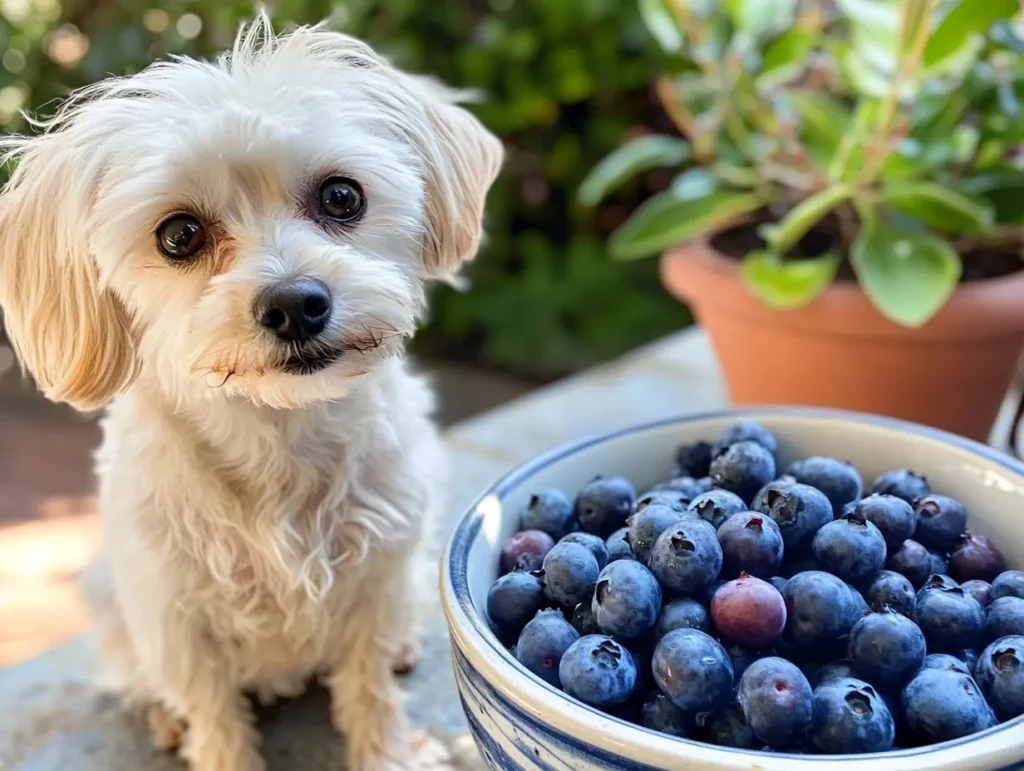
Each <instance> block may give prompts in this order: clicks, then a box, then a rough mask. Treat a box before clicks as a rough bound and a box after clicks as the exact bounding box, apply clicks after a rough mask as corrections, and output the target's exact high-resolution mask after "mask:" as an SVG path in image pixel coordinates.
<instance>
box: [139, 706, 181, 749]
mask: <svg viewBox="0 0 1024 771" xmlns="http://www.w3.org/2000/svg"><path fill="white" fill-rule="evenodd" d="M145 714H146V723H148V724H149V733H150V735H151V736H152V737H153V746H154V747H156V748H157V749H158V750H163V751H164V752H175V751H176V750H177V749H178V748H179V747H181V743H182V740H183V739H184V737H185V732H186V730H188V723H186V722H185V720H184V719H183V718H180V717H175V716H174V715H172V714H171V713H170V712H168V711H167V709H166V707H164V706H163V705H162V704H150V705H148V706H147V707H146V709H145Z"/></svg>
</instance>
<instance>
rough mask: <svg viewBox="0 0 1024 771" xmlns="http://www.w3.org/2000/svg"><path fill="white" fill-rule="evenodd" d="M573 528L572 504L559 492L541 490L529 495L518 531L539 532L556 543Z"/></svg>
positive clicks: (574, 519) (574, 524)
mask: <svg viewBox="0 0 1024 771" xmlns="http://www.w3.org/2000/svg"><path fill="white" fill-rule="evenodd" d="M575 526H576V517H575V515H574V514H573V510H572V503H571V502H570V501H569V499H568V498H566V497H565V494H564V493H562V491H561V490H541V491H540V492H539V493H535V494H533V495H531V496H530V502H529V503H528V504H527V506H526V510H525V511H524V512H523V515H522V517H520V519H519V529H520V530H541V531H543V532H545V533H547V534H548V535H550V536H551V537H552V539H554V540H556V541H557V540H558V539H559V538H562V537H563V536H565V535H568V534H569V533H571V532H572V531H573V529H574V528H575Z"/></svg>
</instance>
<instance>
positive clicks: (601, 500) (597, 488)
mask: <svg viewBox="0 0 1024 771" xmlns="http://www.w3.org/2000/svg"><path fill="white" fill-rule="evenodd" d="M635 502H636V490H635V489H633V485H631V484H630V483H629V481H628V480H626V479H623V478H622V477H597V478H596V479H595V480H594V481H593V482H591V483H590V484H588V485H586V486H585V487H584V488H583V489H582V490H580V492H579V495H577V496H576V509H575V511H576V519H577V520H578V521H579V523H580V529H581V530H583V531H585V532H587V533H593V534H594V535H599V536H601V538H607V537H608V536H610V535H611V534H612V533H614V532H615V531H616V530H618V529H619V528H620V527H622V526H623V525H625V524H626V517H628V516H629V515H630V513H631V512H632V511H633V504H634V503H635Z"/></svg>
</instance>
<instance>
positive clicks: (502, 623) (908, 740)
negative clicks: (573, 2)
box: [441, 408, 1024, 771]
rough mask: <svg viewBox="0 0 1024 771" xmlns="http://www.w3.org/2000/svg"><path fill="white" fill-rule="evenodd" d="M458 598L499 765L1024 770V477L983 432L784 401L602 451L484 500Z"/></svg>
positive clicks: (471, 685)
mask: <svg viewBox="0 0 1024 771" xmlns="http://www.w3.org/2000/svg"><path fill="white" fill-rule="evenodd" d="M441 584H442V594H443V604H444V608H445V613H446V615H447V620H448V625H449V629H450V632H451V639H452V656H453V665H454V671H455V678H456V683H457V685H458V688H459V692H460V696H461V698H462V704H463V707H464V710H465V713H466V716H467V719H468V721H469V724H470V728H471V730H472V733H473V735H474V738H475V739H476V742H477V745H478V746H479V748H480V750H481V753H482V755H483V757H484V760H485V762H486V763H487V765H488V767H490V768H492V769H501V770H502V771H507V770H508V769H546V770H552V771H563V770H565V771H568V770H569V769H572V770H573V771H581V770H583V769H594V770H596V769H601V770H602V771H619V770H621V771H626V770H627V769H628V770H629V771H636V770H639V769H682V768H701V769H720V770H723V771H724V770H725V769H755V768H756V769H764V770H766V771H768V770H771V769H777V770H778V771H801V770H802V769H808V770H809V769H823V768H831V767H835V768H838V767H839V764H843V765H844V766H845V767H846V768H857V769H858V771H876V770H877V771H882V770H883V769H884V770H885V771H897V769H899V770H905V769H914V771H926V770H930V769H948V770H949V771H953V770H954V769H955V771H969V770H971V769H978V770H979V771H996V770H997V769H1000V770H1001V769H1007V770H1008V769H1011V768H1013V769H1020V768H1024V464H1022V463H1020V462H1019V461H1017V460H1015V459H1013V458H1010V457H1009V456H1006V455H1004V454H1002V453H999V452H997V451H995V450H993V449H991V448H989V447H985V446H983V445H980V444H977V443H974V442H971V441H969V440H966V439H962V438H960V437H956V436H953V435H950V434H946V433H943V432H940V431H936V430H933V429H929V428H925V427H922V426H917V425H913V424H909V423H903V422H899V421H895V420H890V419H887V418H880V417H875V416H868V415H858V414H851V413H842V412H835V411H825V410H816V409H807V408H764V409H751V410H732V411H728V412H720V413H714V414H702V415H692V416H686V417H680V418H675V419H668V420H663V421H658V422H654V423H650V424H646V425H641V426H635V427H631V428H627V429H623V430H619V431H615V432H613V433H610V434H606V435H603V436H598V437H592V438H587V439H583V440H580V441H578V442H575V443H572V444H569V445H566V446H563V447H560V448H557V449H555V450H552V451H551V452H549V453H547V454H545V455H543V456H541V457H539V458H536V459H534V460H532V461H530V462H528V463H526V464H525V465H523V466H521V467H520V468H518V469H516V470H515V471H513V472H512V473H510V474H509V475H508V476H506V477H505V478H504V479H502V480H500V481H499V482H497V483H496V484H495V485H494V486H493V487H491V488H490V489H489V490H488V491H486V492H485V493H484V494H483V495H482V496H481V497H480V498H479V499H478V501H477V502H476V503H475V504H474V505H473V506H472V508H471V509H470V511H469V512H468V513H467V514H466V515H465V516H464V518H463V519H462V520H461V522H460V523H459V525H458V527H457V528H456V531H455V533H454V535H453V536H452V539H451V541H450V542H449V545H448V548H447V551H446V554H445V558H444V560H443V563H442V576H441ZM852 764H856V765H852Z"/></svg>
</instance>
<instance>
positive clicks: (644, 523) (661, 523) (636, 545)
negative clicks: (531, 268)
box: [626, 503, 683, 565]
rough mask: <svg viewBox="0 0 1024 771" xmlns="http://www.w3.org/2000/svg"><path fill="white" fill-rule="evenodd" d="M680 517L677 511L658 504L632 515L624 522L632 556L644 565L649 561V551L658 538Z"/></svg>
mask: <svg viewBox="0 0 1024 771" xmlns="http://www.w3.org/2000/svg"><path fill="white" fill-rule="evenodd" d="M682 516H683V515H682V514H681V513H680V512H679V510H678V509H674V508H671V507H669V506H665V505H664V504H660V503H652V504H651V505H649V506H646V507H644V508H642V509H640V510H639V511H637V512H636V513H635V514H633V515H632V516H631V517H630V518H629V519H627V520H626V525H627V527H629V545H630V548H632V550H633V556H634V557H635V558H636V559H637V560H638V561H640V562H642V563H644V564H645V565H646V564H647V563H648V562H649V561H650V557H651V550H652V549H653V548H654V542H655V541H657V540H658V536H659V535H661V534H662V533H664V532H665V531H666V530H668V529H669V528H670V527H672V525H674V524H675V523H676V522H678V521H679V520H680V519H681V518H682Z"/></svg>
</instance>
